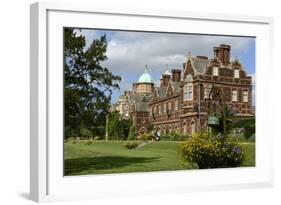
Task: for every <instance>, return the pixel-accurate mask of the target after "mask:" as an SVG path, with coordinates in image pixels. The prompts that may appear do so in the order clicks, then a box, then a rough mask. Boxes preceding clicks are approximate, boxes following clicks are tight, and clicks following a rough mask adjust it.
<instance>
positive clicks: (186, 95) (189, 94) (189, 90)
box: [183, 82, 193, 101]
mask: <svg viewBox="0 0 281 205" xmlns="http://www.w3.org/2000/svg"><path fill="white" fill-rule="evenodd" d="M183 99H184V101H191V100H193V83H192V82H188V83H186V84H184V86H183Z"/></svg>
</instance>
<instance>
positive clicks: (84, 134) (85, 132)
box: [80, 128, 93, 139]
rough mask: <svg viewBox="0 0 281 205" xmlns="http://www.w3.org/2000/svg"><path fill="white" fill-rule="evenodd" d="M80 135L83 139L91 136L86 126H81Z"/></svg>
mask: <svg viewBox="0 0 281 205" xmlns="http://www.w3.org/2000/svg"><path fill="white" fill-rule="evenodd" d="M80 136H81V138H83V139H89V138H91V137H93V134H92V131H91V130H89V129H87V128H81V129H80Z"/></svg>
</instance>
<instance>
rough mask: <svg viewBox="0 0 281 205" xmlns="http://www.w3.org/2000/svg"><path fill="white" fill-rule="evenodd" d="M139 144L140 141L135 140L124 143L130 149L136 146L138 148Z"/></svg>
mask: <svg viewBox="0 0 281 205" xmlns="http://www.w3.org/2000/svg"><path fill="white" fill-rule="evenodd" d="M139 145H140V143H139V142H136V141H134V142H130V141H128V142H126V143H124V146H125V147H126V148H128V149H135V148H137V147H138V146H139Z"/></svg>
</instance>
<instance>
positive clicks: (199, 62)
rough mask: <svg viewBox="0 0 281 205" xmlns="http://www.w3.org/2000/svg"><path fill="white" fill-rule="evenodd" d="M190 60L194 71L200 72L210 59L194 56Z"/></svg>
mask: <svg viewBox="0 0 281 205" xmlns="http://www.w3.org/2000/svg"><path fill="white" fill-rule="evenodd" d="M190 60H191V64H192V67H193V68H194V69H195V71H196V73H200V74H203V73H205V71H206V68H207V65H208V63H209V62H210V60H207V59H201V58H196V57H191V58H190Z"/></svg>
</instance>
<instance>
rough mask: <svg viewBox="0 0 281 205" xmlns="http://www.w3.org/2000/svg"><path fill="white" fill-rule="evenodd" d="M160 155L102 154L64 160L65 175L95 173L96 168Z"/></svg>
mask: <svg viewBox="0 0 281 205" xmlns="http://www.w3.org/2000/svg"><path fill="white" fill-rule="evenodd" d="M157 159H159V158H158V157H119V156H100V157H98V156H97V157H89V158H75V159H66V160H64V169H65V173H64V174H65V175H66V176H69V175H79V174H80V173H81V172H83V173H92V174H94V173H95V170H107V169H115V168H120V167H124V166H129V165H132V164H141V163H147V162H152V161H155V160H157Z"/></svg>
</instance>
